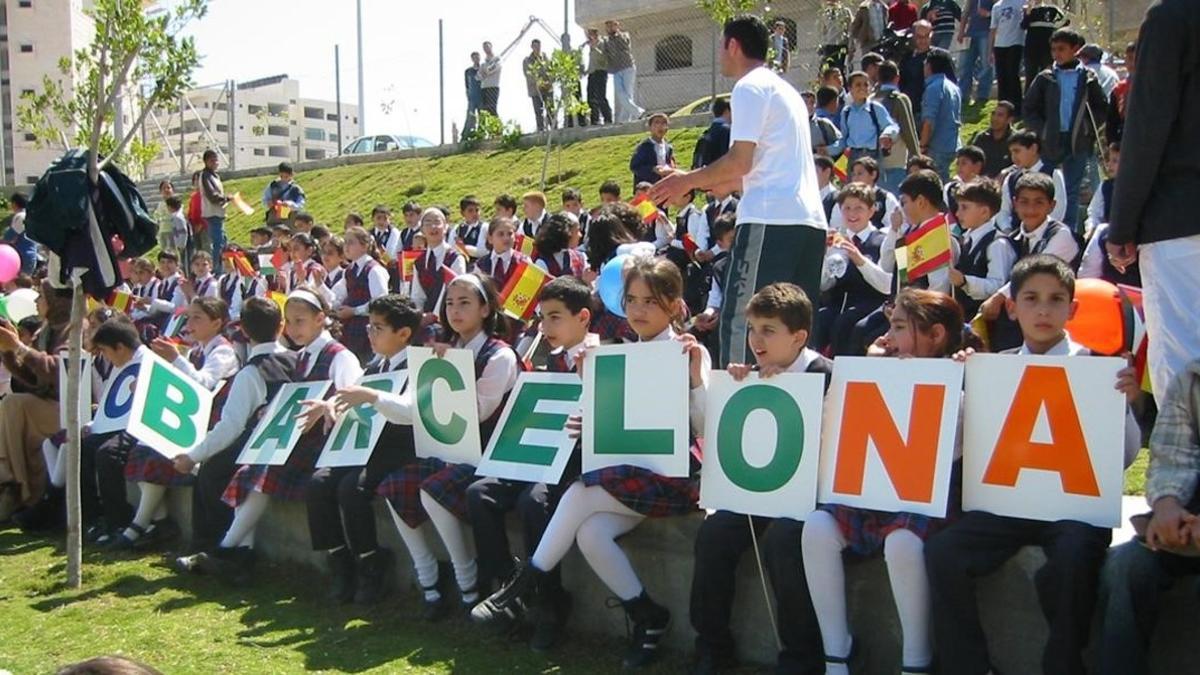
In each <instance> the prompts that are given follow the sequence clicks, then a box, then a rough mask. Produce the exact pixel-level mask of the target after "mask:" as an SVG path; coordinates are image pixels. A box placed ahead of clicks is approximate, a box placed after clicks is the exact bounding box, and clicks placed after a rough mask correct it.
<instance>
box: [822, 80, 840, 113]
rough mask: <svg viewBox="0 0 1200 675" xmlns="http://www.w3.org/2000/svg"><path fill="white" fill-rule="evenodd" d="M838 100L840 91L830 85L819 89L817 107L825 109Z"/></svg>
mask: <svg viewBox="0 0 1200 675" xmlns="http://www.w3.org/2000/svg"><path fill="white" fill-rule="evenodd" d="M837 100H838V90H837V89H834V88H833V87H830V86H829V85H822V86H820V87H817V107H818V108H824V107H825V106H827V105H829V104H830V103H833V102H834V101H837Z"/></svg>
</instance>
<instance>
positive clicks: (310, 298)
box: [287, 288, 325, 312]
mask: <svg viewBox="0 0 1200 675" xmlns="http://www.w3.org/2000/svg"><path fill="white" fill-rule="evenodd" d="M292 300H299V301H300V302H303V303H306V304H309V305H312V306H313V308H314V309H316V310H317V311H318V312H324V311H325V307H324V306H322V305H321V300H320V299H319V298H317V296H316V294H315V293H313V292H312V291H306V290H304V289H303V288H298V289H296V290H294V291H292V292H291V293H290V294H288V297H287V301H288V302H291V301H292Z"/></svg>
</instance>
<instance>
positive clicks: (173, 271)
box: [137, 251, 211, 337]
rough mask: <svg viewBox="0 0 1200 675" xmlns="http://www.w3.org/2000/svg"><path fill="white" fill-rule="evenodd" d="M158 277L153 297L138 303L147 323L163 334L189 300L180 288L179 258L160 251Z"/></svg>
mask: <svg viewBox="0 0 1200 675" xmlns="http://www.w3.org/2000/svg"><path fill="white" fill-rule="evenodd" d="M199 254H200V251H197V252H196V255H199ZM209 259H210V260H211V257H210V258H209ZM158 276H159V282H158V285H157V287H156V289H155V293H154V295H153V297H147V298H142V299H141V300H139V301H137V302H138V306H139V307H141V308H142V309H145V310H146V319H147V321H149V322H150V324H151V325H153V326H155V327H156V328H157V329H158V331H159V332H161V331H162V330H163V329H165V328H166V327H167V323H168V322H170V320H171V316H172V315H173V314H175V310H177V309H179V308H180V307H186V306H187V299H186V298H185V297H184V295H183V291H182V290H180V288H179V285H180V282H182V281H183V275H181V274H180V273H179V256H178V255H176V254H174V253H171V252H170V251H159V252H158ZM155 337H157V335H155Z"/></svg>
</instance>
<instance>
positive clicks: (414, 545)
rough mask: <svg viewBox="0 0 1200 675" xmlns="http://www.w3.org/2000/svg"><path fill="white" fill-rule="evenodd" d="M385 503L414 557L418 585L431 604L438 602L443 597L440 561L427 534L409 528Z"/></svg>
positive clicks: (405, 544) (409, 553)
mask: <svg viewBox="0 0 1200 675" xmlns="http://www.w3.org/2000/svg"><path fill="white" fill-rule="evenodd" d="M383 503H385V504H387V507H388V513H390V514H392V522H393V523H395V524H396V530H397V531H399V532H400V539H401V540H402V541H403V542H404V546H405V548H407V549H408V555H409V556H411V557H412V561H413V570H414V571H415V572H416V573H417V583H419V584H421V588H422V589H423V590H424V593H425V599H426V600H428V601H430V602H434V601H436V600H438V599H439V598H441V597H442V594H441V593H439V592H438V590H437V582H438V561H437V556H435V555H434V554H433V550H432V549H430V548H429V542H428V541H427V540H426V539H425V533H424V532H422V531H421V529H420V528H412V527H409V526H408V523H406V522H404V520H403V519H402V518H401V517H400V514H398V513H396V509H394V508H392V503H391V502H389V501H388V500H386V499H385V500H383Z"/></svg>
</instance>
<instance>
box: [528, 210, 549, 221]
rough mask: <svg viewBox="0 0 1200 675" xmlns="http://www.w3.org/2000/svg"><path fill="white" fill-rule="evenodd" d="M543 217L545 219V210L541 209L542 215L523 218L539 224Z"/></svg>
mask: <svg viewBox="0 0 1200 675" xmlns="http://www.w3.org/2000/svg"><path fill="white" fill-rule="evenodd" d="M545 219H546V211H545V210H543V211H542V215H540V216H538V217H537V218H525V219H524V220H525V222H527V223H537V224H538V225H541V224H542V221H543V220H545Z"/></svg>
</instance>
